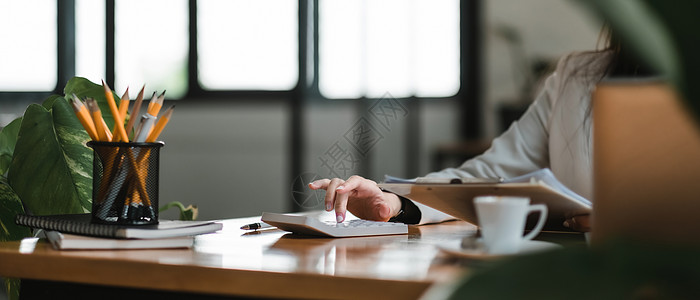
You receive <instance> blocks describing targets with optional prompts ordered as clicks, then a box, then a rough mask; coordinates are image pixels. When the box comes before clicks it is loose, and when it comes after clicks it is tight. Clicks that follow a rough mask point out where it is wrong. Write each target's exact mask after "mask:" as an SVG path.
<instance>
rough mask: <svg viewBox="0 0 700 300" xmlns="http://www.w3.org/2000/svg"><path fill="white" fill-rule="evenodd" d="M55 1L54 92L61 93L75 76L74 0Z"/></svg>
mask: <svg viewBox="0 0 700 300" xmlns="http://www.w3.org/2000/svg"><path fill="white" fill-rule="evenodd" d="M56 3H57V7H56V8H57V9H56V12H57V18H56V20H57V24H56V29H57V30H56V34H57V45H56V46H57V52H56V53H57V54H56V55H57V65H56V70H57V72H58V74H57V75H58V76H57V77H56V88H55V89H54V93H57V94H63V87H64V86H65V85H66V83H67V82H68V80H69V79H71V78H72V77H73V76H75V1H74V0H65V1H63V0H62V1H56Z"/></svg>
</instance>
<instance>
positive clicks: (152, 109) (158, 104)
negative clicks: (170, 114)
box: [148, 91, 165, 116]
mask: <svg viewBox="0 0 700 300" xmlns="http://www.w3.org/2000/svg"><path fill="white" fill-rule="evenodd" d="M164 99H165V91H163V93H161V94H160V96H158V97H156V94H155V93H153V97H152V98H151V102H150V103H148V113H149V114H151V115H152V116H157V115H158V113H159V112H160V109H161V108H162V107H163V100H164Z"/></svg>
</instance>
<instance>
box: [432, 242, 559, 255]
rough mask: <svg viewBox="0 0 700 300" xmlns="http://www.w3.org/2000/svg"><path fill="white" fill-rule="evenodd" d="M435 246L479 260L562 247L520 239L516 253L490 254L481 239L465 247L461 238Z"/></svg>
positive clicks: (453, 253) (444, 250)
mask: <svg viewBox="0 0 700 300" xmlns="http://www.w3.org/2000/svg"><path fill="white" fill-rule="evenodd" d="M437 247H438V248H439V249H440V250H442V251H443V252H445V253H448V254H451V255H455V256H459V257H464V258H471V259H479V260H490V259H499V258H503V257H509V256H513V255H523V254H531V253H537V252H541V251H547V250H553V249H559V248H562V246H561V245H559V244H555V243H551V242H545V241H533V240H527V241H522V244H521V245H520V251H518V252H517V253H514V254H491V253H488V252H487V251H486V248H484V245H483V243H482V242H481V239H476V240H475V241H473V243H471V245H470V246H469V247H466V248H465V247H463V246H462V240H452V241H445V242H442V243H440V244H438V245H437Z"/></svg>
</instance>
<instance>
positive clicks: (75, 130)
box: [8, 97, 92, 215]
mask: <svg viewBox="0 0 700 300" xmlns="http://www.w3.org/2000/svg"><path fill="white" fill-rule="evenodd" d="M52 101H53V105H52V106H51V110H47V109H46V108H44V107H43V106H41V105H37V104H32V105H30V106H29V107H28V108H27V111H26V112H25V114H24V119H23V121H22V125H21V128H20V131H19V137H18V140H17V145H16V146H15V155H14V157H13V159H12V163H11V165H10V170H9V172H8V181H9V183H10V185H11V186H12V188H13V189H14V191H15V192H16V193H17V195H18V196H19V198H20V199H21V200H22V202H24V204H25V207H26V208H27V209H28V210H29V211H30V212H31V213H33V214H37V215H45V214H67V213H83V212H89V211H90V204H91V198H92V150H91V149H90V148H88V147H87V146H85V143H86V142H87V141H88V140H89V136H88V135H87V133H86V132H85V130H84V129H83V127H82V125H81V124H80V122H79V121H78V119H77V118H76V117H75V114H74V113H73V109H72V108H71V107H70V104H68V102H67V101H66V100H65V99H64V98H62V97H56V98H52Z"/></svg>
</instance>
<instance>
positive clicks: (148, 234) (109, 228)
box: [15, 214, 223, 239]
mask: <svg viewBox="0 0 700 300" xmlns="http://www.w3.org/2000/svg"><path fill="white" fill-rule="evenodd" d="M15 223H17V225H23V226H28V227H32V228H39V229H44V230H53V231H58V232H63V233H72V234H80V235H88V236H95V237H104V238H116V239H155V238H168V237H178V236H188V235H198V234H205V233H212V232H216V231H218V230H221V228H223V225H222V224H221V223H217V222H214V221H174V220H161V221H160V222H159V224H156V225H137V226H123V225H107V224H96V223H92V215H91V214H66V215H47V216H31V215H17V217H16V218H15Z"/></svg>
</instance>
